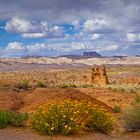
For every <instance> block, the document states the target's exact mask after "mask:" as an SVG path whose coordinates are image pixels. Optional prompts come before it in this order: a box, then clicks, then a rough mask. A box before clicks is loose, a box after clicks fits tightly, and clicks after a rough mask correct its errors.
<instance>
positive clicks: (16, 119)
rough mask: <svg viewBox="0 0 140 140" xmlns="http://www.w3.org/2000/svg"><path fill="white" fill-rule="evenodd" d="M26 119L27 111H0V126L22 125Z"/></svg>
mask: <svg viewBox="0 0 140 140" xmlns="http://www.w3.org/2000/svg"><path fill="white" fill-rule="evenodd" d="M27 119H28V114H27V113H17V112H12V111H0V128H5V127H7V126H8V125H11V126H24V123H25V121H26V120H27Z"/></svg>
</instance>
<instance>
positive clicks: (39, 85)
mask: <svg viewBox="0 0 140 140" xmlns="http://www.w3.org/2000/svg"><path fill="white" fill-rule="evenodd" d="M36 87H46V85H45V84H44V83H43V82H41V81H37V84H36Z"/></svg>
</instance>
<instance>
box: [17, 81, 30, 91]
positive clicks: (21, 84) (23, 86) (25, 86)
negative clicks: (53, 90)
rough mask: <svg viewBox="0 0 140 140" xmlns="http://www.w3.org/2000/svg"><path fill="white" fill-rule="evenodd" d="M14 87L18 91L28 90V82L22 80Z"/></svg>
mask: <svg viewBox="0 0 140 140" xmlns="http://www.w3.org/2000/svg"><path fill="white" fill-rule="evenodd" d="M15 87H16V88H18V89H28V88H29V81H28V80H22V81H20V82H19V83H18V84H17V85H16V86H15Z"/></svg>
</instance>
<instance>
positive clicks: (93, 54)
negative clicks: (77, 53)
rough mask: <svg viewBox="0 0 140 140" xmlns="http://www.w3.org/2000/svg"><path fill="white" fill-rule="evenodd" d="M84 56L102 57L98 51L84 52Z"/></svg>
mask: <svg viewBox="0 0 140 140" xmlns="http://www.w3.org/2000/svg"><path fill="white" fill-rule="evenodd" d="M83 56H86V57H102V56H101V55H100V54H99V53H97V52H84V53H83Z"/></svg>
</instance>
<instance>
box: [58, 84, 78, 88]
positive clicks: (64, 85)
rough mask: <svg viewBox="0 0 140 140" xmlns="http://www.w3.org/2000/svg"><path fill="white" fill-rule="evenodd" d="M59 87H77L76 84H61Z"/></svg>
mask: <svg viewBox="0 0 140 140" xmlns="http://www.w3.org/2000/svg"><path fill="white" fill-rule="evenodd" d="M57 87H59V88H76V87H77V86H76V84H60V85H58V86H57Z"/></svg>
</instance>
